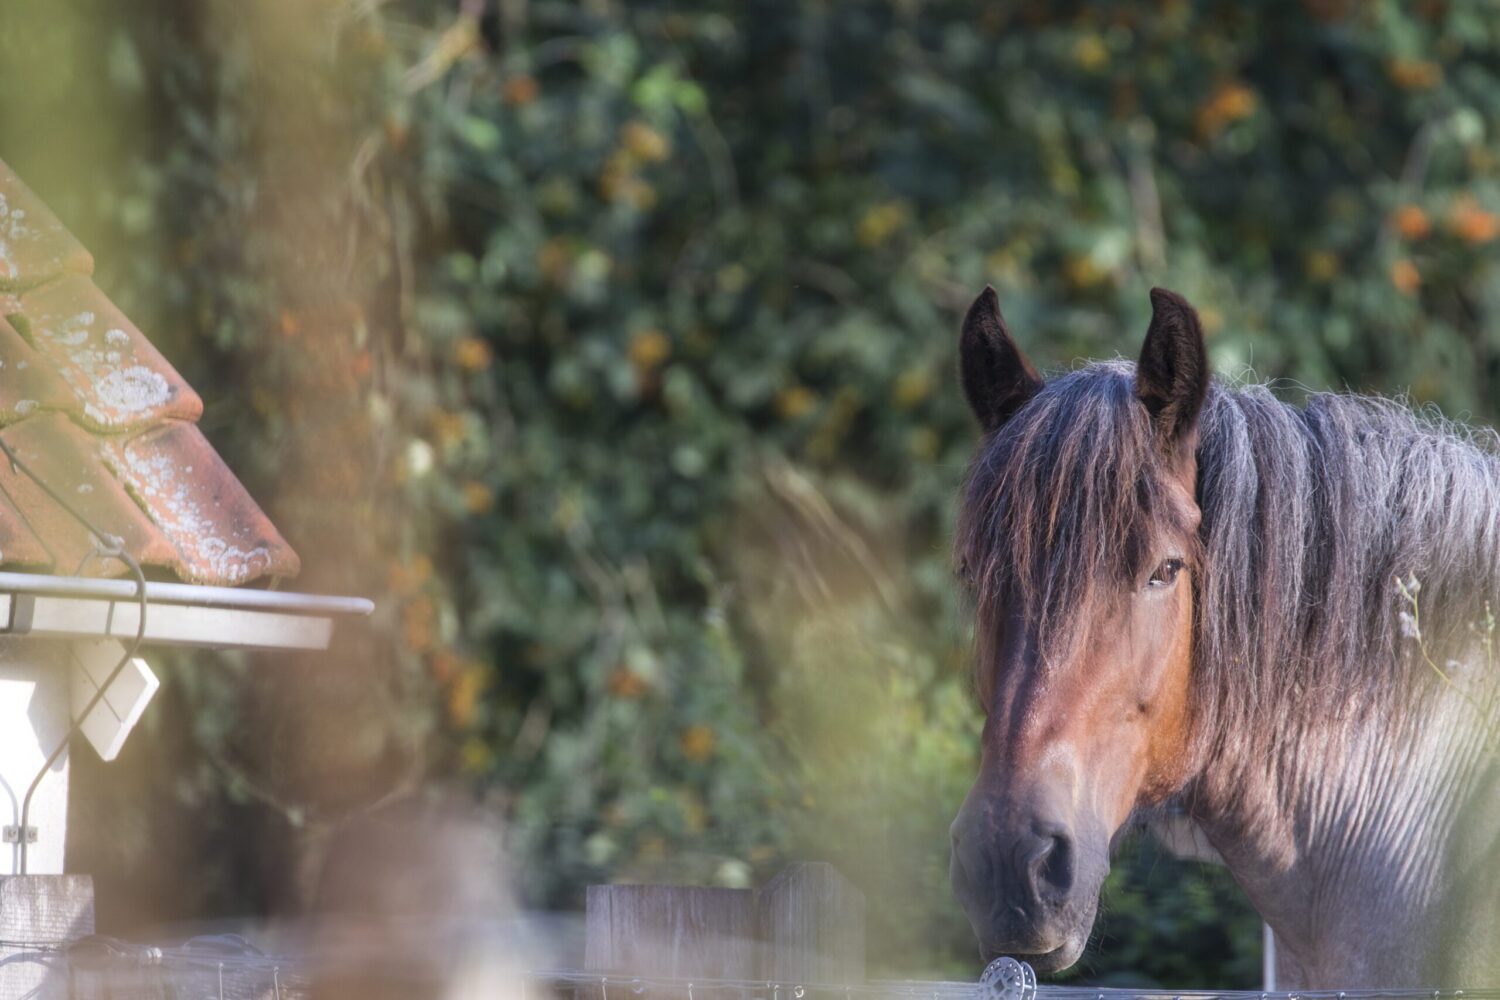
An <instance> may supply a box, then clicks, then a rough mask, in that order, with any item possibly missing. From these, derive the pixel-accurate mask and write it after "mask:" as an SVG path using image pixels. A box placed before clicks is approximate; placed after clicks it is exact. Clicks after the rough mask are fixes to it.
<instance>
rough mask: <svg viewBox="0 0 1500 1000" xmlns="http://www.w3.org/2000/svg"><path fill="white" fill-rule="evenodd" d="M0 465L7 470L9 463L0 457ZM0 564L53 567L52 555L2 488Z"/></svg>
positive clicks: (37, 567)
mask: <svg viewBox="0 0 1500 1000" xmlns="http://www.w3.org/2000/svg"><path fill="white" fill-rule="evenodd" d="M0 464H4V465H5V466H6V468H7V469H9V465H10V463H8V462H5V459H4V456H0ZM0 485H3V484H0ZM0 563H3V564H4V565H6V566H21V567H30V568H36V569H52V565H53V560H52V553H51V552H49V551H47V546H45V545H43V544H42V540H41V539H40V538H37V537H36V535H35V534H34V533H33V532H32V530H31V528H30V526H29V525H28V524H27V523H26V518H24V517H22V516H21V512H20V511H19V510H17V509H16V505H15V504H14V503H12V502H11V499H10V494H8V493H6V492H5V491H4V489H3V488H0Z"/></svg>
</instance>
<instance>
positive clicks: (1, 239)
mask: <svg viewBox="0 0 1500 1000" xmlns="http://www.w3.org/2000/svg"><path fill="white" fill-rule="evenodd" d="M93 270H94V258H93V257H91V256H89V252H88V251H87V250H85V249H84V248H83V246H82V245H81V244H79V242H78V241H77V240H75V239H74V238H73V234H72V233H70V232H68V231H67V230H66V229H65V228H63V224H62V223H61V222H59V221H58V219H57V216H55V215H53V214H52V210H51V209H49V208H48V207H47V206H46V205H44V204H42V200H41V199H40V198H38V197H37V196H36V195H34V194H32V193H31V189H30V188H28V187H27V186H26V185H25V184H22V183H21V178H19V177H17V176H16V175H15V173H14V172H13V171H12V170H11V169H10V168H9V167H7V166H6V165H5V163H4V162H3V161H0V292H4V291H14V290H15V289H18V288H29V287H31V286H32V285H37V284H40V283H41V282H43V281H46V280H47V279H48V278H53V277H56V276H57V275H59V274H62V273H64V272H67V271H72V272H76V273H78V274H92V273H93Z"/></svg>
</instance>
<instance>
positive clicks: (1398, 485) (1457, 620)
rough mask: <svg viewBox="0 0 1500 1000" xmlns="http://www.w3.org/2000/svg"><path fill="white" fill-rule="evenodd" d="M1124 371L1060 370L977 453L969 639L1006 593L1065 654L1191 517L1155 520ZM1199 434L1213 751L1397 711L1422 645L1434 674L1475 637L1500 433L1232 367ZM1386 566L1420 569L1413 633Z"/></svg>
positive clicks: (1498, 524)
mask: <svg viewBox="0 0 1500 1000" xmlns="http://www.w3.org/2000/svg"><path fill="white" fill-rule="evenodd" d="M1134 377H1135V366H1134V365H1132V364H1130V363H1128V362H1124V361H1112V362H1102V363H1094V364H1090V365H1088V366H1086V367H1083V368H1080V369H1078V370H1076V371H1073V372H1070V373H1068V374H1065V375H1062V376H1059V377H1056V378H1053V379H1051V380H1050V381H1049V382H1048V383H1047V384H1046V386H1045V387H1044V388H1043V389H1042V390H1041V392H1040V393H1038V395H1037V396H1036V397H1035V398H1033V399H1032V400H1030V401H1029V402H1028V403H1027V404H1026V405H1025V406H1023V407H1022V408H1021V409H1020V410H1019V411H1018V412H1017V413H1016V414H1015V416H1014V417H1013V418H1012V419H1011V420H1010V421H1009V422H1008V423H1006V424H1005V425H1003V426H1002V427H1001V428H1000V429H999V430H997V431H996V432H994V433H993V434H992V435H991V436H990V437H989V439H988V440H987V441H986V442H985V444H984V446H983V447H982V449H981V451H980V454H979V457H978V458H977V459H976V461H975V463H974V466H973V468H972V470H971V472H970V476H969V480H968V483H967V485H966V487H965V494H964V502H963V505H962V509H961V513H960V519H959V526H958V532H957V537H956V557H957V561H958V566H959V570H960V572H961V573H964V574H965V575H967V576H968V577H969V578H970V579H971V582H972V583H973V586H974V590H975V594H976V597H977V600H978V604H979V614H980V618H981V630H980V633H981V634H980V642H981V643H983V642H984V635H985V632H986V630H985V629H984V628H983V623H984V621H985V620H986V618H987V617H988V618H989V620H990V621H992V622H993V621H994V620H995V619H994V618H993V617H989V616H993V615H996V614H999V613H1001V612H1002V609H1011V610H1015V611H1018V612H1019V613H1020V614H1022V615H1023V616H1025V620H1027V621H1028V622H1031V623H1034V624H1037V625H1038V632H1039V635H1040V636H1041V637H1042V638H1043V641H1044V642H1045V643H1046V644H1047V647H1048V648H1047V649H1046V650H1044V659H1045V658H1046V656H1048V655H1052V656H1056V655H1062V652H1063V650H1064V649H1065V648H1067V647H1068V646H1069V645H1070V643H1071V642H1072V641H1073V639H1075V638H1077V632H1078V628H1077V623H1078V622H1079V621H1080V619H1084V618H1086V617H1087V615H1088V613H1089V609H1090V608H1091V607H1093V605H1092V604H1091V603H1090V602H1092V601H1094V600H1098V599H1100V598H1101V597H1105V596H1106V595H1108V594H1111V593H1113V594H1117V595H1118V594H1120V593H1123V592H1124V590H1123V588H1122V586H1121V584H1124V583H1126V582H1128V581H1132V580H1139V579H1140V575H1141V573H1142V572H1144V571H1146V570H1148V569H1149V567H1148V566H1147V565H1146V563H1147V562H1148V561H1150V560H1152V559H1154V558H1158V557H1159V555H1160V553H1159V551H1157V550H1156V546H1155V545H1154V544H1153V542H1154V539H1156V538H1159V537H1160V536H1159V535H1157V534H1153V533H1154V532H1160V531H1161V530H1162V528H1163V526H1165V527H1166V528H1167V529H1168V530H1178V531H1180V530H1181V528H1182V526H1181V525H1176V524H1171V523H1165V524H1164V519H1165V518H1169V517H1170V516H1171V508H1170V505H1169V504H1168V503H1167V502H1166V494H1165V491H1164V489H1163V485H1162V484H1163V482H1164V476H1165V469H1164V468H1163V459H1162V458H1161V456H1160V455H1159V454H1158V449H1157V447H1156V445H1155V442H1154V439H1153V436H1152V431H1151V427H1150V423H1149V418H1148V416H1147V413H1146V409H1145V407H1143V406H1141V405H1139V403H1138V402H1136V400H1135V398H1134ZM1198 431H1199V443H1198V490H1197V492H1198V497H1197V499H1198V503H1199V505H1200V507H1201V509H1202V513H1203V520H1202V524H1201V525H1200V527H1199V529H1198V531H1197V532H1196V539H1197V541H1196V543H1195V546H1196V547H1195V549H1194V551H1192V552H1189V553H1185V555H1188V556H1189V558H1190V559H1191V560H1192V562H1193V564H1194V572H1193V579H1194V584H1195V586H1196V588H1197V591H1196V598H1197V616H1198V622H1197V633H1196V634H1197V647H1196V662H1195V678H1196V679H1195V708H1196V710H1197V712H1198V715H1199V721H1200V722H1201V725H1200V726H1198V727H1196V728H1197V729H1198V730H1199V731H1200V732H1203V733H1206V734H1209V736H1208V738H1210V739H1215V740H1218V741H1221V743H1222V742H1223V741H1226V740H1235V741H1237V744H1236V746H1234V747H1228V746H1222V745H1221V746H1220V747H1219V749H1220V750H1230V749H1233V750H1239V751H1241V753H1240V754H1238V756H1253V757H1258V758H1260V759H1262V760H1264V759H1266V756H1267V754H1268V753H1270V752H1274V746H1275V741H1276V739H1277V738H1278V737H1277V735H1276V734H1277V733H1278V732H1280V733H1288V732H1293V731H1296V730H1297V729H1299V728H1300V726H1299V723H1311V722H1313V721H1315V720H1328V719H1340V718H1347V717H1349V716H1350V714H1351V713H1358V712H1361V711H1365V710H1368V709H1370V708H1371V707H1372V706H1377V705H1381V704H1385V705H1387V706H1389V705H1390V704H1391V702H1390V700H1389V698H1388V697H1387V696H1391V695H1394V694H1395V693H1396V692H1397V691H1405V690H1406V688H1404V687H1399V685H1402V684H1404V683H1405V682H1408V681H1410V680H1411V679H1412V677H1413V674H1414V672H1419V671H1420V672H1423V673H1425V674H1426V676H1428V677H1430V678H1433V679H1434V680H1435V679H1436V678H1435V676H1434V674H1433V672H1432V671H1430V670H1429V669H1428V666H1427V665H1426V662H1425V660H1423V659H1422V658H1421V655H1420V654H1421V652H1422V649H1423V648H1425V650H1426V652H1427V654H1428V655H1429V656H1431V657H1432V658H1433V659H1434V662H1435V663H1436V664H1438V665H1439V666H1440V667H1442V668H1444V669H1447V668H1448V667H1449V665H1450V664H1449V661H1450V659H1455V660H1463V659H1464V657H1465V653H1472V652H1473V651H1474V650H1475V648H1476V647H1477V646H1478V640H1477V637H1476V634H1475V633H1474V631H1473V626H1475V625H1476V624H1477V623H1481V622H1482V620H1483V618H1484V616H1485V609H1486V603H1487V602H1489V601H1492V600H1494V599H1495V598H1496V597H1497V596H1500V437H1497V435H1496V434H1495V433H1494V432H1493V431H1489V430H1475V429H1469V428H1466V427H1463V426H1462V425H1458V424H1455V423H1452V422H1450V421H1447V420H1444V419H1443V418H1442V417H1440V416H1439V415H1438V414H1437V413H1436V411H1435V410H1413V409H1412V408H1410V407H1409V406H1407V405H1406V404H1405V403H1403V402H1400V401H1396V400H1390V399H1385V398H1380V397H1372V396H1356V395H1348V394H1337V393H1313V394H1310V395H1309V396H1308V397H1307V399H1306V401H1305V403H1304V404H1303V405H1302V406H1294V405H1291V404H1289V403H1286V402H1283V401H1281V400H1279V399H1277V398H1276V397H1275V396H1274V395H1273V394H1272V393H1271V390H1270V389H1269V388H1268V387H1267V386H1265V385H1259V384H1246V385H1238V386H1235V385H1229V384H1222V383H1215V384H1214V385H1213V386H1212V387H1211V388H1210V390H1209V393H1208V398H1207V401H1206V403H1205V404H1204V408H1203V411H1202V414H1201V416H1200V419H1199V425H1198ZM1398 576H1399V577H1401V578H1403V579H1405V578H1409V577H1411V576H1415V577H1416V578H1417V580H1419V581H1420V592H1419V594H1418V600H1419V602H1420V612H1421V616H1420V626H1421V633H1422V637H1421V647H1419V646H1418V642H1417V639H1416V638H1415V637H1414V635H1413V634H1412V633H1413V631H1414V629H1413V626H1414V624H1415V623H1414V621H1413V620H1411V619H1409V618H1403V612H1409V611H1410V605H1409V604H1408V603H1406V602H1405V601H1404V600H1403V599H1402V597H1401V595H1400V594H1399V593H1398V592H1397V589H1396V585H1395V580H1396V578H1397V577H1398ZM1497 652H1500V651H1497ZM1481 659H1482V658H1481ZM981 662H984V658H983V657H981ZM1481 667H1482V664H1481ZM1451 668H1452V669H1453V671H1454V672H1456V673H1459V674H1463V673H1464V672H1465V671H1472V670H1473V669H1474V665H1473V664H1472V663H1468V664H1462V663H1453V664H1451ZM1463 681H1464V677H1462V676H1460V677H1458V678H1455V682H1456V683H1462V682H1463ZM1252 734H1265V738H1266V740H1268V741H1270V742H1268V743H1266V744H1257V745H1253V746H1252V745H1251V742H1256V741H1257V737H1256V736H1254V735H1252ZM1244 751H1250V753H1249V754H1245V753H1244ZM1256 751H1261V752H1256Z"/></svg>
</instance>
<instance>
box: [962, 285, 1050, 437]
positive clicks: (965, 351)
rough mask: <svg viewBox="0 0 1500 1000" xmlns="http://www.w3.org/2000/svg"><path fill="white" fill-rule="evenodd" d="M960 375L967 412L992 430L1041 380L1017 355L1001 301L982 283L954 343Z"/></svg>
mask: <svg viewBox="0 0 1500 1000" xmlns="http://www.w3.org/2000/svg"><path fill="white" fill-rule="evenodd" d="M958 374H959V378H960V379H961V380H962V381H963V385H964V395H965V396H966V397H968V400H969V409H971V410H973V411H974V416H976V417H978V418H979V425H980V426H981V427H983V428H984V429H985V430H986V431H992V430H994V429H995V428H996V427H999V426H1000V425H1001V424H1003V423H1005V421H1007V420H1009V419H1010V417H1011V414H1013V413H1015V412H1016V411H1017V410H1019V409H1020V408H1021V405H1022V404H1023V403H1025V402H1026V401H1027V400H1028V399H1030V398H1031V397H1032V396H1035V395H1036V394H1037V392H1038V391H1039V390H1040V389H1041V388H1042V377H1041V376H1040V375H1038V374H1037V371H1036V369H1035V368H1033V367H1031V362H1030V361H1027V360H1026V358H1025V356H1024V355H1022V354H1021V349H1020V348H1019V347H1017V346H1016V342H1015V340H1013V339H1012V338H1011V335H1010V331H1009V330H1007V329H1006V328H1005V317H1004V316H1001V315H1000V297H999V296H998V295H996V294H995V289H994V288H992V287H990V286H989V285H986V286H985V288H984V291H982V292H980V293H979V298H977V299H975V300H974V304H973V305H971V306H969V312H968V315H966V316H965V317H964V328H963V333H962V334H960V335H959V341H958Z"/></svg>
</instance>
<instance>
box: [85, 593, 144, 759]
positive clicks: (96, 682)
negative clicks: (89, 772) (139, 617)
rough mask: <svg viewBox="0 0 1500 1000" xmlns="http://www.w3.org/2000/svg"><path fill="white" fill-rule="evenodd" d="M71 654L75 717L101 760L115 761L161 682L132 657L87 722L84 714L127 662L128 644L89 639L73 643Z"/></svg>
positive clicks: (142, 663) (138, 659) (109, 640)
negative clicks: (126, 645) (110, 677)
mask: <svg viewBox="0 0 1500 1000" xmlns="http://www.w3.org/2000/svg"><path fill="white" fill-rule="evenodd" d="M148 621H149V617H148ZM68 652H69V656H70V657H71V658H72V661H73V676H72V689H73V718H75V719H83V722H82V723H81V725H80V726H79V730H80V731H81V732H82V733H83V735H84V737H85V738H87V739H88V741H89V743H91V744H93V747H94V749H95V750H97V751H98V752H99V756H100V758H101V759H103V760H105V761H111V760H114V759H115V758H116V757H117V756H119V754H120V748H121V747H123V746H124V745H125V738H126V737H127V736H129V735H130V731H131V730H132V729H134V728H135V724H136V723H137V722H139V721H140V720H141V715H142V714H143V713H144V712H145V711H146V706H147V705H149V704H150V703H151V699H152V697H153V696H154V695H155V694H156V689H157V688H158V687H160V686H161V682H160V681H158V680H157V679H156V675H155V674H154V673H152V672H151V668H150V667H148V666H147V665H146V661H145V660H143V659H141V658H140V657H138V656H137V657H132V658H131V660H130V662H129V663H127V664H125V666H124V668H123V669H121V670H120V675H119V676H118V677H116V678H115V679H114V683H112V684H110V685H109V688H108V689H107V690H106V691H105V692H104V697H103V698H102V699H100V701H99V704H97V705H95V706H94V710H93V711H92V712H90V713H89V715H88V718H86V719H84V718H83V712H84V710H85V709H86V708H88V704H89V702H90V701H91V700H92V699H93V697H94V696H95V695H96V694H97V693H98V692H99V689H100V688H101V687H103V685H104V684H105V683H106V682H107V681H108V680H109V675H110V674H111V673H113V672H114V670H115V668H116V667H118V666H119V665H120V661H121V660H122V659H124V657H125V645H124V643H121V642H119V641H118V640H115V639H100V640H97V641H92V640H85V641H81V642H74V643H70V644H69V647H68Z"/></svg>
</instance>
